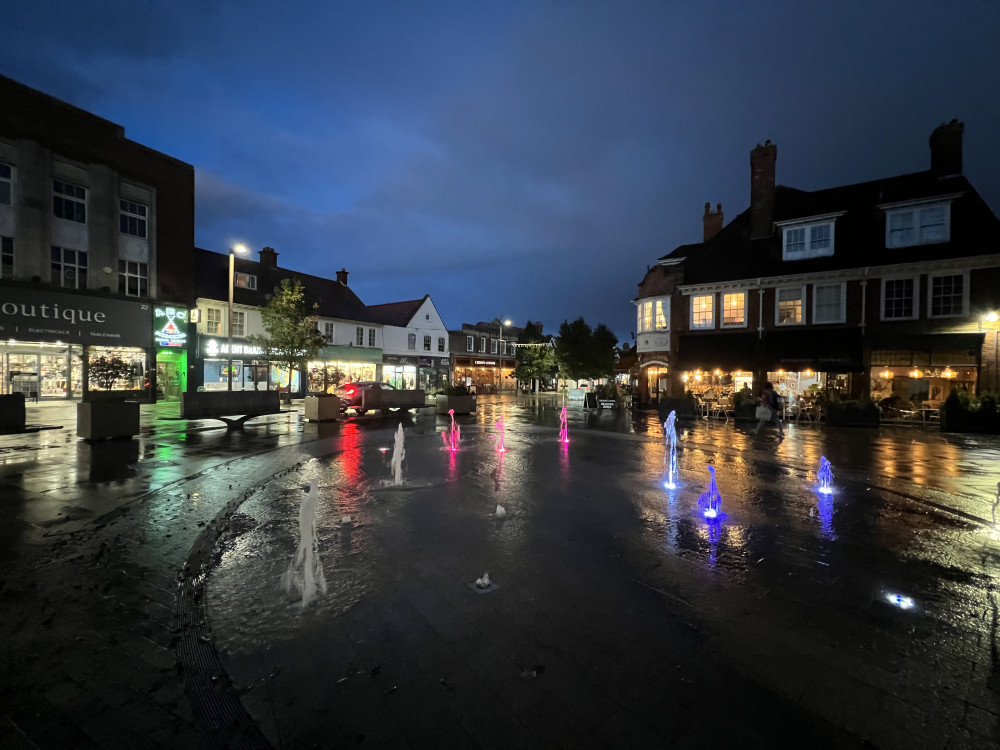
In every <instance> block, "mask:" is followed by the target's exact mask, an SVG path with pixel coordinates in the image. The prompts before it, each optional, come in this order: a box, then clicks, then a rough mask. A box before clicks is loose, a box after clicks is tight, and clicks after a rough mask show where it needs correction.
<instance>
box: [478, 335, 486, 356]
mask: <svg viewBox="0 0 1000 750" xmlns="http://www.w3.org/2000/svg"><path fill="white" fill-rule="evenodd" d="M479 351H480V352H482V353H483V354H486V337H485V336H483V337H482V338H481V339H480V340H479Z"/></svg>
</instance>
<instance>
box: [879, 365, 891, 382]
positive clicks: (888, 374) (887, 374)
mask: <svg viewBox="0 0 1000 750" xmlns="http://www.w3.org/2000/svg"><path fill="white" fill-rule="evenodd" d="M892 374H893V373H892V370H890V369H889V368H888V367H886V368H885V369H884V370H882V372H880V373H879V375H881V376H882V377H883V378H885V379H886V380H891V379H892Z"/></svg>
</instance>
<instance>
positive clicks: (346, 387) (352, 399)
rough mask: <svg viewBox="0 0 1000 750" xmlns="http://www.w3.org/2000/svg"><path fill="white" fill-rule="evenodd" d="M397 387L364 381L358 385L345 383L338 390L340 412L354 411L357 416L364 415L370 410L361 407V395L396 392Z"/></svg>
mask: <svg viewBox="0 0 1000 750" xmlns="http://www.w3.org/2000/svg"><path fill="white" fill-rule="evenodd" d="M394 390H396V387H395V386H392V385H389V383H378V382H376V381H374V380H362V381H360V382H357V383H344V384H343V385H342V386H340V388H338V389H337V395H338V396H339V397H340V410H341V411H342V412H343V411H347V410H348V409H354V411H355V413H357V414H364V413H365V412H367V411H368V410H367V409H365V408H363V407H362V406H361V394H362V393H363V392H364V391H394Z"/></svg>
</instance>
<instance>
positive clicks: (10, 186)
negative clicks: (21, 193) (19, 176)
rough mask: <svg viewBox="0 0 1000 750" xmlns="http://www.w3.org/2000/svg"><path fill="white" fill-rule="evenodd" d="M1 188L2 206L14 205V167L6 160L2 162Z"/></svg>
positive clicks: (0, 199)
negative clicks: (6, 162)
mask: <svg viewBox="0 0 1000 750" xmlns="http://www.w3.org/2000/svg"><path fill="white" fill-rule="evenodd" d="M0 188H3V189H0V206H13V205H14V167H12V166H11V165H10V164H5V163H4V162H0ZM5 198H6V200H5Z"/></svg>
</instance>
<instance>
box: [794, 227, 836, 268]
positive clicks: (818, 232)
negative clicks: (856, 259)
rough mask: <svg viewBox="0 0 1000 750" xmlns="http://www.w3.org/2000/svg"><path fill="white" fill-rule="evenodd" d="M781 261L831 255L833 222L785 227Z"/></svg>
mask: <svg viewBox="0 0 1000 750" xmlns="http://www.w3.org/2000/svg"><path fill="white" fill-rule="evenodd" d="M783 236H784V252H783V255H782V259H783V260H802V259H803V258H820V257H823V256H824V255H833V222H832V221H824V222H823V223H821V224H806V225H800V226H795V227H785V229H784V232H783Z"/></svg>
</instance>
